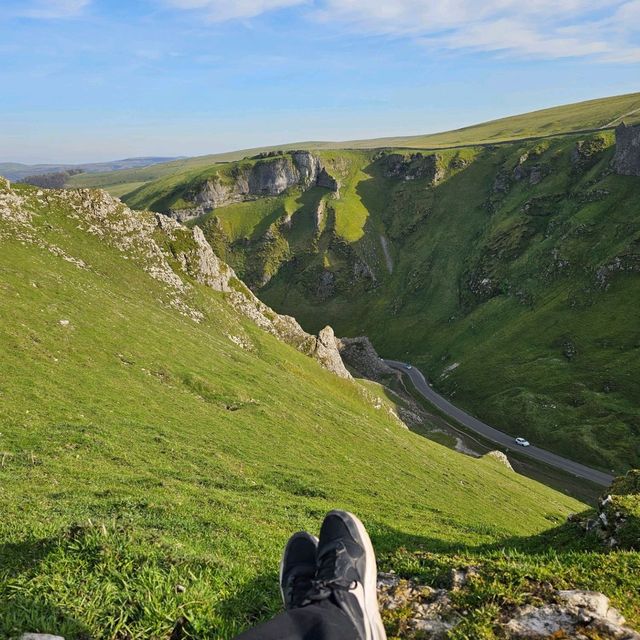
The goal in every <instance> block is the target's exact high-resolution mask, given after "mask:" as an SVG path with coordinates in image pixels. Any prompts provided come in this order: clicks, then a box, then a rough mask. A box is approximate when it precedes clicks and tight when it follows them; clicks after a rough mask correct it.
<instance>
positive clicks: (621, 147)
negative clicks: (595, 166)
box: [611, 123, 640, 176]
mask: <svg viewBox="0 0 640 640" xmlns="http://www.w3.org/2000/svg"><path fill="white" fill-rule="evenodd" d="M611 164H612V166H613V170H614V171H615V172H616V173H618V174H620V175H623V176H640V125H636V126H627V125H625V124H624V123H622V124H621V125H620V126H618V127H616V152H615V155H614V156H613V160H612V162H611Z"/></svg>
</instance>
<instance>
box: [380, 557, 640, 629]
mask: <svg viewBox="0 0 640 640" xmlns="http://www.w3.org/2000/svg"><path fill="white" fill-rule="evenodd" d="M482 579H483V578H482V574H481V571H479V570H478V568H477V567H473V566H470V567H463V568H459V569H454V570H452V571H451V577H450V580H449V582H450V586H451V588H450V590H447V589H443V588H439V589H434V588H433V587H430V586H428V585H424V584H419V583H418V582H416V581H414V580H410V579H403V578H400V577H399V576H397V575H396V574H395V573H380V574H378V583H377V586H378V604H379V607H380V610H381V613H382V618H383V620H384V622H385V626H386V627H387V630H388V631H389V632H390V635H393V637H402V638H407V639H413V638H415V639H416V640H417V639H418V638H420V639H423V640H424V639H432V640H444V639H445V638H448V637H450V633H451V632H452V631H453V630H454V629H455V628H456V627H457V626H458V625H460V624H461V623H462V622H463V621H464V619H465V617H466V616H467V615H468V610H467V609H465V608H463V607H464V605H463V607H461V606H460V604H459V601H460V600H461V598H460V592H461V591H462V592H463V595H464V591H465V590H466V589H468V587H469V586H471V587H472V586H473V583H475V582H476V581H482ZM454 594H456V595H454ZM476 598H477V596H476ZM545 600H546V602H543V604H540V603H539V601H538V602H537V603H535V604H533V603H526V604H523V605H522V606H518V607H514V606H513V604H512V603H511V602H509V601H505V602H502V606H500V598H499V597H498V598H496V604H497V605H498V606H499V607H500V609H499V610H498V611H496V614H495V616H496V617H495V619H494V620H493V626H494V630H495V631H496V632H497V633H496V637H500V638H505V639H507V640H516V639H518V640H524V639H526V638H530V639H539V640H543V639H545V640H546V639H550V638H585V639H586V638H600V639H601V640H605V639H607V640H640V634H639V633H637V632H636V631H634V630H633V629H631V628H629V627H625V626H624V625H625V619H624V617H623V616H622V615H621V614H620V612H619V611H618V610H617V609H614V608H613V607H611V606H610V603H609V598H607V597H606V596H605V595H604V594H602V593H599V592H597V591H582V590H577V589H576V590H559V591H550V592H548V593H545ZM464 637H466V635H465V636H464Z"/></svg>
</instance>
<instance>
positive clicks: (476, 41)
mask: <svg viewBox="0 0 640 640" xmlns="http://www.w3.org/2000/svg"><path fill="white" fill-rule="evenodd" d="M316 6H317V11H316V17H317V18H318V19H320V20H322V21H325V22H335V21H339V22H341V23H344V24H347V25H349V26H350V27H351V28H353V29H356V30H358V31H364V32H367V33H376V34H379V35H390V36H410V37H415V38H417V39H418V40H419V41H420V42H423V43H424V44H426V45H428V46H430V47H433V48H440V49H443V48H444V49H447V50H457V51H460V50H462V51H464V50H472V51H488V52H494V53H508V54H510V55H514V56H520V57H528V58H531V57H539V58H567V57H584V56H590V57H592V58H594V59H597V60H602V61H608V62H612V61H617V62H640V47H639V44H640V43H638V42H637V36H638V34H639V33H640V31H639V29H640V0H527V1H525V2H522V1H521V0H482V1H479V0H394V1H393V2H388V3H383V2H380V3H377V4H373V3H371V2H370V0H323V1H322V2H318V3H317V5H316ZM634 39H635V40H636V42H634Z"/></svg>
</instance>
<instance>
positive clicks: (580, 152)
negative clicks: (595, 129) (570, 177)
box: [571, 136, 606, 171]
mask: <svg viewBox="0 0 640 640" xmlns="http://www.w3.org/2000/svg"><path fill="white" fill-rule="evenodd" d="M605 146H606V143H605V140H604V138H603V137H602V136H595V137H593V138H589V139H587V140H578V142H576V146H575V147H574V148H573V151H572V152H571V164H572V165H573V168H574V169H575V170H577V171H585V170H586V169H589V168H590V167H592V166H593V165H594V164H596V162H597V161H598V160H599V159H600V154H601V153H602V152H603V151H604V149H605Z"/></svg>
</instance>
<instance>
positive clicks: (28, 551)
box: [0, 538, 92, 640]
mask: <svg viewBox="0 0 640 640" xmlns="http://www.w3.org/2000/svg"><path fill="white" fill-rule="evenodd" d="M55 545H56V541H55V539H53V538H42V539H39V540H26V541H22V542H17V543H4V544H2V545H0V579H1V580H2V581H3V582H4V583H10V582H11V580H13V579H15V578H17V577H18V576H19V575H20V574H22V573H31V574H35V573H36V572H37V569H38V566H39V565H40V564H41V563H42V562H43V561H44V560H45V559H46V558H47V556H48V555H49V554H50V553H51V552H52V551H53V550H54V548H55ZM5 588H6V584H5V585H2V589H5ZM50 595H51V597H44V596H42V595H39V594H37V593H32V592H30V590H29V589H26V588H25V589H7V590H6V591H5V595H4V597H3V600H2V602H0V632H2V631H4V632H5V633H6V634H8V635H7V636H5V637H9V638H12V637H19V636H20V635H21V634H22V633H48V634H54V635H55V634H58V635H61V636H63V637H65V638H66V639H67V640H91V638H92V635H91V634H90V632H89V630H88V629H87V628H86V626H85V625H84V624H83V623H81V622H80V621H79V620H77V619H76V618H75V617H73V616H72V615H69V614H68V613H67V612H66V611H65V610H64V609H63V608H62V607H59V606H57V605H55V604H52V602H51V600H55V594H50Z"/></svg>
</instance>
